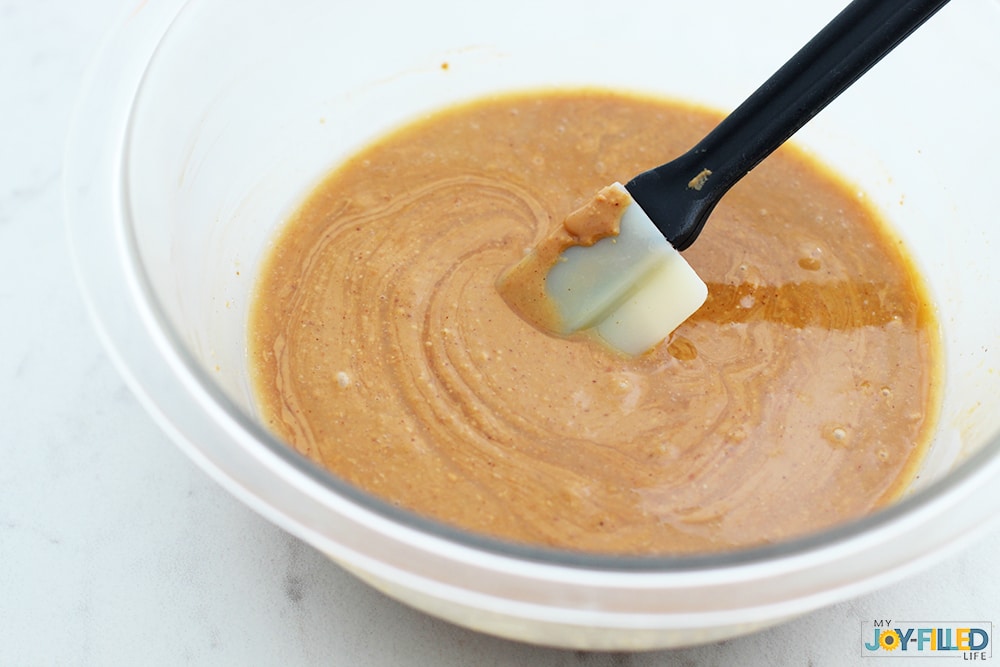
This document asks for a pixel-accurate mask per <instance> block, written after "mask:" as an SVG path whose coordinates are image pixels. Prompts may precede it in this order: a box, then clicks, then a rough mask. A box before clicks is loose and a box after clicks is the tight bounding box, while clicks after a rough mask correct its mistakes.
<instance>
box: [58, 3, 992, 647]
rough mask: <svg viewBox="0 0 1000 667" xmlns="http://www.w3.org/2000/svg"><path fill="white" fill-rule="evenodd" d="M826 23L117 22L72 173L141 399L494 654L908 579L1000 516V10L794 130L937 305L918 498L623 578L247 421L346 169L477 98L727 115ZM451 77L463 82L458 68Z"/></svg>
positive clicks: (733, 624)
mask: <svg viewBox="0 0 1000 667" xmlns="http://www.w3.org/2000/svg"><path fill="white" fill-rule="evenodd" d="M839 8H840V6H839V4H838V3H837V2H836V1H829V0H824V1H822V2H810V3H788V2H781V1H780V0H762V1H761V2H754V3H745V2H738V1H737V0H730V1H726V0H709V1H706V2H698V3H663V2H646V3H642V2H636V3H632V2H627V3H614V4H609V3H604V2H590V1H581V2H576V3H572V4H569V3H561V2H554V1H553V2H544V1H542V0H506V1H505V2H503V3H490V4H478V3H468V2H459V1H457V0H455V1H452V0H424V1H422V2H419V3H398V2H380V1H378V0H373V1H370V2H365V3H353V2H352V3H346V2H330V1H328V0H295V1H289V2H282V3H274V2H263V1H261V0H244V1H242V2H235V1H233V0H215V1H213V2H208V1H206V0H191V1H189V2H184V1H182V0H163V1H161V2H155V3H141V4H139V5H138V6H137V7H136V8H135V9H134V10H133V11H132V12H130V13H129V14H128V15H127V16H125V17H123V19H122V21H121V22H120V23H119V24H118V25H117V27H116V29H115V30H114V31H113V33H112V35H111V37H110V38H109V40H108V41H107V42H106V44H105V47H104V49H103V50H102V52H101V53H100V55H99V57H98V59H97V60H96V62H95V64H94V66H93V68H92V69H91V71H90V75H89V77H88V83H87V87H86V90H85V93H84V95H83V97H82V99H81V102H80V106H79V108H78V110H77V114H76V122H75V125H74V130H73V132H72V134H71V138H70V146H69V153H68V157H67V165H66V200H67V212H68V218H69V226H70V236H71V243H72V247H73V251H74V257H75V262H76V264H77V269H78V276H79V281H80V283H81V285H82V288H83V291H84V294H85V297H86V300H87V301H88V304H89V307H90V309H91V311H92V313H93V314H94V316H95V321H96V323H97V327H98V330H99V331H100V333H101V335H102V337H103V338H104V341H105V343H106V344H107V347H108V349H109V350H110V353H111V354H112V356H113V357H114V359H115V361H116V363H117V364H118V366H119V367H120V368H121V370H122V372H123V373H124V374H125V376H126V377H127V379H128V381H129V383H130V385H131V386H132V388H133V389H134V390H135V392H136V394H137V395H138V396H139V397H140V398H141V400H142V401H143V403H144V404H145V406H146V407H147V408H148V409H149V411H150V412H151V413H152V414H153V415H154V416H155V418H156V419H157V420H158V421H159V423H160V424H161V425H162V426H163V428H164V429H166V430H167V431H168V432H169V433H170V434H171V435H172V436H173V438H174V439H175V440H176V441H177V442H178V444H179V445H180V446H181V447H183V448H184V450H185V451H186V452H187V453H188V454H190V455H191V456H192V457H193V458H194V459H195V460H196V461H197V462H198V463H199V464H200V465H201V466H202V467H203V468H204V469H205V470H206V471H207V472H208V473H209V474H211V475H212V476H213V477H214V478H216V479H217V480H218V481H219V482H220V483H221V484H223V485H224V486H225V487H226V488H228V489H229V490H230V491H231V492H232V493H234V494H235V495H236V496H238V497H239V498H241V499H242V500H244V501H245V502H246V503H247V504H248V505H250V506H251V507H253V508H255V509H256V510H257V511H259V512H260V513H261V514H263V515H264V516H266V517H267V518H269V519H270V520H272V521H274V522H275V523H276V524H278V525H280V526H282V527H284V528H285V529H287V530H288V531H290V532H291V533H293V534H295V535H297V536H298V537H300V538H301V539H303V540H305V541H306V542H308V543H310V544H312V545H314V546H315V547H317V548H318V549H321V550H322V551H323V552H325V553H326V554H329V556H330V557H331V558H333V559H334V560H336V561H337V562H338V563H340V564H342V565H343V566H344V567H346V568H348V569H350V570H351V571H353V572H355V573H357V575H358V576H360V577H362V578H364V579H365V580H367V581H369V582H371V583H372V584H373V585H374V586H377V587H378V588H380V589H381V590H383V591H385V592H387V593H389V594H390V595H392V596H395V597H396V598H398V599H400V600H403V601H405V602H406V603H408V604H411V605H413V606H415V607H418V608H420V609H423V610H426V611H427V612H429V613H432V614H435V615H437V616H440V617H442V618H446V619H449V620H451V621H453V622H456V623H459V624H462V625H465V626H468V627H470V628H475V629H478V630H482V631H485V632H489V633H493V634H496V635H500V636H505V637H510V638H515V639H520V640H525V641H530V642H537V643H544V644H549V645H556V646H564V647H574V648H588V649H620V650H626V649H650V648H658V647H668V646H679V645H690V644H695V643H699V642H706V641H710V640H716V639H720V638H724V637H730V636H734V635H737V634H740V633H745V632H749V631H751V630H754V629H757V628H761V627H765V626H768V625H771V624H774V623H778V622H780V621H782V620H783V619H788V618H790V617H793V616H796V615H799V614H802V613H805V612H808V611H810V610H813V609H816V608H818V607H820V606H823V605H827V604H830V603H833V602H836V601H840V600H843V599H845V598H848V597H850V596H854V595H858V594H860V593H863V592H865V591H868V590H871V589H873V588H874V587H876V586H879V585H882V584H886V583H889V582H892V581H895V580H898V579H899V578H901V577H904V576H906V575H908V574H910V573H912V572H914V571H916V570H917V569H918V568H922V567H924V566H926V565H927V564H928V563H930V562H931V561H932V560H934V559H935V558H938V557H940V556H941V555H942V554H944V553H947V552H948V551H949V550H951V549H954V548H957V547H958V546H959V545H961V544H962V543H963V541H964V540H965V539H967V538H968V537H969V536H970V535H973V534H975V532H976V530H977V528H979V527H980V526H981V525H982V524H983V523H984V522H985V521H987V520H989V519H991V518H992V517H993V516H994V515H995V514H996V513H997V510H998V509H1000V373H998V372H997V369H998V361H1000V340H998V334H1000V315H998V312H1000V309H998V307H997V304H996V299H995V293H994V290H996V289H997V288H998V286H1000V264H998V263H997V261H996V259H995V249H996V248H997V247H1000V225H996V224H993V220H994V218H995V204H994V200H993V188H994V187H995V186H994V184H993V178H992V177H993V175H994V174H993V173H992V172H991V171H989V165H991V164H992V161H993V159H994V158H995V156H996V155H997V154H998V153H1000V134H998V130H997V127H996V119H997V118H998V117H1000V113H998V111H1000V92H998V91H1000V89H998V88H997V87H996V86H989V85H985V82H986V81H991V80H992V81H996V80H997V77H998V76H1000V42H997V40H996V39H995V36H996V35H997V34H1000V4H998V3H997V2H996V1H995V0H966V1H965V2H961V3H951V4H950V5H949V6H947V7H945V8H944V9H943V10H942V11H941V12H940V14H939V15H938V16H936V17H935V18H933V19H932V20H931V21H930V23H928V24H927V25H926V26H924V27H923V28H921V29H920V30H919V31H918V32H917V33H916V34H915V35H914V36H913V37H911V38H910V40H908V41H907V42H906V43H904V44H903V45H902V46H901V47H900V48H899V49H897V50H896V51H895V52H894V53H892V54H890V56H889V57H888V58H887V59H886V60H885V61H883V62H882V63H881V64H880V65H878V66H877V67H876V68H875V70H873V71H872V72H871V73H870V74H869V75H867V77H866V78H865V79H863V80H862V81H861V82H860V83H858V84H857V85H856V86H855V87H854V88H852V89H851V90H850V91H848V92H847V93H845V94H844V95H843V96H842V97H841V98H840V99H838V100H837V101H836V102H834V104H833V105H832V106H831V107H829V108H828V109H827V110H826V111H824V112H823V113H822V114H820V116H819V117H817V118H816V119H815V120H814V121H813V122H812V123H811V124H809V125H808V126H807V127H806V128H805V129H804V130H803V131H802V132H801V133H800V134H799V136H798V138H797V139H798V142H799V143H800V145H803V146H805V147H806V148H807V149H808V150H809V151H811V152H813V153H814V154H816V155H818V156H820V157H821V158H822V160H823V161H825V162H826V163H828V164H830V165H831V166H833V167H834V168H835V169H836V170H837V171H839V172H841V173H842V174H844V175H846V176H848V177H849V178H850V179H851V180H852V181H853V182H854V183H856V184H857V185H858V187H859V188H861V189H863V190H864V191H865V192H866V193H867V196H869V197H870V198H871V199H872V200H873V201H874V203H875V204H876V205H877V206H878V207H879V208H880V209H881V210H882V211H883V212H884V213H885V214H886V216H887V217H888V218H889V219H890V220H891V221H892V222H893V223H894V224H895V226H896V227H897V229H898V231H899V233H900V234H901V236H902V237H903V238H904V239H905V240H906V242H907V243H908V244H909V246H910V248H911V250H912V252H913V254H914V255H915V257H916V260H917V263H918V265H919V266H920V267H921V268H922V270H923V272H924V273H925V274H926V277H927V280H928V282H929V284H930V286H931V290H932V292H933V293H934V295H935V297H936V299H937V303H938V308H939V314H940V320H941V323H942V327H943V337H944V342H945V354H946V365H947V376H946V385H945V392H944V405H943V412H942V415H941V419H940V424H939V429H938V432H937V435H936V437H935V439H934V442H933V446H932V449H931V451H930V454H929V456H928V457H927V460H926V462H925V464H924V466H923V468H922V470H921V471H920V475H919V477H918V479H917V481H916V482H915V484H914V488H913V489H911V491H910V492H909V493H908V494H907V495H906V497H905V498H903V499H902V500H901V501H899V502H897V503H895V504H894V505H892V506H890V507H888V508H886V509H884V510H882V511H879V512H877V513H875V514H873V515H871V516H868V517H866V518H864V519H861V520H859V521H855V522H852V523H849V524H846V525H842V526H839V527H837V528H835V529H832V530H828V531H826V532H823V533H821V534H817V535H812V536H809V537H805V538H802V539H797V540H793V541H789V542H786V543H781V544H775V545H771V546H768V547H764V548H757V549H749V550H743V551H737V552H732V553H725V554H718V555H709V556H699V557H662V558H624V557H622V558H613V557H602V556H594V555H586V554H579V553H569V552H553V551H546V550H543V549H534V548H529V547H523V546H518V545H514V544H507V543H503V542H498V541H494V540H490V539H486V538H483V537H480V536H476V535H471V534H467V533H464V532H462V531H459V530H456V529H453V528H449V527H447V526H443V525H440V524H437V523H435V522H433V521H430V520H427V519H424V518H421V517H419V516H414V515H412V514H409V513H407V512H405V511H401V510H398V509H395V508H393V507H392V506H390V505H388V504H386V503H384V502H382V501H379V500H377V499H375V498H373V497H371V496H369V495H368V494H366V493H365V492H363V491H361V490H359V489H356V488H353V487H351V486H350V485H348V484H346V483H344V482H343V481H341V480H338V479H337V478H335V477H333V476H332V475H330V474H328V473H326V472H324V471H323V470H320V469H318V468H317V467H316V466H314V465H313V464H311V463H309V462H308V461H306V460H305V459H304V458H302V457H300V456H299V455H297V454H296V453H294V452H293V451H292V450H291V449H289V448H288V447H286V446H285V445H284V444H282V443H281V442H279V441H277V440H276V439H275V438H274V437H272V436H271V435H270V434H269V433H268V432H267V431H266V430H265V429H264V428H263V427H262V426H261V424H260V423H259V421H258V419H257V417H256V411H255V408H254V401H253V397H252V395H251V391H250V383H249V381H248V373H247V364H246V358H245V348H246V343H245V330H246V319H247V306H248V302H249V298H250V293H251V288H252V286H253V284H254V276H255V271H256V269H257V266H258V264H259V262H260V260H261V257H262V256H263V255H264V254H265V253H266V251H267V248H268V246H269V243H271V241H272V239H273V237H274V234H275V230H276V228H277V227H278V226H279V225H280V223H281V221H282V220H283V218H284V217H285V216H286V215H287V214H288V213H289V211H290V210H291V209H292V208H293V207H294V206H295V205H296V204H297V203H298V202H299V201H300V200H301V198H302V197H303V196H304V195H305V193H307V192H308V191H309V190H310V188H311V186H313V185H314V184H315V183H316V182H317V181H318V179H319V178H320V177H321V176H322V175H324V174H325V173H326V172H327V171H328V170H329V169H330V168H331V167H332V166H334V165H335V164H336V163H337V162H338V160H339V159H340V158H342V157H344V156H345V155H347V154H348V153H350V152H351V151H352V150H353V149H356V148H358V147H360V146H362V145H364V144H365V143H366V142H368V141H369V140H370V139H372V138H374V137H376V136H378V135H379V134H380V133H381V132H383V131H385V130H386V129H388V128H391V127H394V126H396V125H398V124H399V123H401V122H403V121H405V120H406V119H409V118H413V117H415V116H417V115H419V114H421V113H422V112H425V111H427V110H429V109H433V108H438V107H441V106H443V105H446V104H448V103H450V102H454V101H459V100H465V99H468V98H470V97H474V96H476V95H480V94H483V93H491V92H497V91H502V90H516V89H524V88H532V87H546V86H580V85H584V86H604V87H612V88H620V89H625V90H637V91H647V92H653V93H657V94H663V95H667V96H670V97H680V98H686V99H689V100H693V101H696V102H700V103H703V104H706V105H708V106H712V107H716V108H718V109H722V110H725V109H730V108H732V107H733V106H735V105H736V104H738V103H739V102H740V101H742V99H743V98H744V97H745V96H746V95H747V94H748V93H749V92H751V90H753V88H755V87H756V85H757V84H758V83H759V82H761V81H763V80H764V79H765V78H766V77H767V76H768V75H770V73H771V72H772V71H773V70H774V69H775V68H776V67H777V66H778V65H780V64H781V63H782V62H783V61H784V60H785V59H786V58H787V57H788V56H789V55H790V54H792V53H793V52H794V51H795V50H796V49H797V48H798V47H799V46H801V45H802V44H803V43H804V42H805V41H806V39H808V37H809V36H811V35H812V34H813V33H814V32H815V31H816V30H818V29H819V28H820V27H821V26H822V25H823V24H825V23H826V22H827V21H828V20H829V19H830V18H832V16H833V15H834V14H835V13H836V12H837V11H838V10H839ZM445 64H446V65H447V66H444V65H445Z"/></svg>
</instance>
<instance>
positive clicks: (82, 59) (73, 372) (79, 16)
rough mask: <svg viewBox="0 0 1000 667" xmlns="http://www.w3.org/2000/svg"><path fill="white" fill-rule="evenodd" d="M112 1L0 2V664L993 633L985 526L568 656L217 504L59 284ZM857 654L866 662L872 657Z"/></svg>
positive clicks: (770, 653)
mask: <svg viewBox="0 0 1000 667" xmlns="http://www.w3.org/2000/svg"><path fill="white" fill-rule="evenodd" d="M122 9H123V3H122V0H87V1H86V2H71V1H70V0H0V119H2V122H0V309H2V312H3V317H2V321H3V324H2V326H0V349H2V350H3V353H2V354H0V447H2V452H3V454H2V456H3V458H2V460H3V465H2V466H0V665H3V666H8V665H10V666H20V665H30V666H36V665H101V666H106V665H178V664H191V665H403V664H407V665H411V664H412V665H435V666H445V665H472V664H477V665H589V666H598V665H702V664H704V665H725V664H740V665H776V664H789V665H805V664H809V665H817V666H818V665H837V666H839V665H847V664H856V663H858V662H862V661H863V659H862V658H861V657H860V654H859V650H858V646H859V639H860V631H861V630H860V627H861V623H863V622H870V621H871V620H872V619H876V618H897V619H899V618H907V619H914V620H917V619H929V620H988V621H993V622H994V623H1000V578H998V577H996V576H995V573H996V563H997V559H998V558H1000V529H998V528H997V527H992V528H990V529H989V530H984V532H983V534H982V535H981V536H978V539H976V540H974V541H972V542H971V543H970V544H969V545H966V546H964V547H963V549H962V550H961V551H959V552H958V553H957V554H952V555H950V556H948V557H947V558H946V559H945V560H944V561H942V562H940V563H939V564H937V565H935V566H933V567H932V569H929V570H927V571H926V572H925V573H923V574H922V575H919V576H917V577H916V578H912V579H909V580H907V581H904V582H902V583H898V584H895V585H892V586H889V587H887V588H885V589H883V590H881V591H879V592H876V593H873V594H871V595H868V596H866V597H863V598H861V599H857V600H853V601H849V602H845V603H842V604H839V605H837V606H835V607H833V608H829V609H825V610H823V611H820V612H818V613H814V614H811V615H809V616H807V617H804V618H801V619H799V620H797V621H794V622H791V623H788V624H786V625H784V626H781V627H778V628H775V629H773V630H770V631H766V632H763V633H760V634H757V635H753V636H749V637H745V638H742V639H737V640H732V641H727V642H723V643H720V644H716V645H711V646H704V647H698V648H692V649H685V650H680V651H670V652H658V653H649V654H637V655H626V654H583V653H575V652H567V651H558V650H552V649H544V648H538V647H532V646H525V645H520V644H516V643H512V642H507V641H503V640H499V639H495V638H491V637H486V636H482V635H478V634H475V633H473V632H469V631H466V630H463V629H459V628H456V627H453V626H451V625H448V624H446V623H444V622H441V621H438V620H435V619H432V618H429V617H427V616H425V615H423V614H421V613H418V612H416V611H413V610H411V609H409V608H406V607H404V606H402V605H400V604H398V603H396V602H394V601H392V600H390V599H388V598H386V597H384V596H383V595H381V594H380V593H377V592H375V591H374V590H372V589H370V588H369V587H368V586H366V585H364V584H362V583H361V582H360V581H358V580H356V579H355V578H354V577H353V576H351V575H349V574H347V573H346V572H345V571H343V570H341V569H340V568H339V567H338V566H336V565H335V564H333V563H332V562H329V561H328V560H326V559H325V558H324V557H323V556H321V555H320V554H319V553H317V552H316V551H314V550H313V549H312V548H310V547H308V546H306V545H304V544H303V543H301V542H299V541H298V540H297V539H294V538H292V537H290V536H288V535H287V534H285V533H283V532H282V531H280V530H279V529H277V528H275V527H274V526H272V525H270V524H269V523H268V522H267V521H265V520H264V519H262V518H261V517H259V516H257V515H256V514H254V513H253V512H251V511H250V510H248V509H246V508H245V507H244V506H243V505H241V504H240V503H238V502H237V501H236V500H234V499H233V498H231V497H230V496H229V495H228V494H227V493H226V492H224V491H223V490H222V489H221V488H219V487H218V486H216V485H215V484H214V483H213V482H212V481H210V480H209V479H208V477H207V476H206V475H205V474H203V473H202V472H201V471H200V470H199V469H197V468H196V467H195V466H194V465H193V464H192V463H191V462H190V461H188V459H187V458H185V456H184V455H183V454H182V453H181V452H180V450H178V449H177V448H175V447H174V445H173V444H172V443H171V442H170V441H169V440H168V439H167V437H166V436H165V435H164V434H163V433H161V432H160V430H159V429H158V428H157V427H156V425H155V424H154V423H153V422H152V421H151V419H150V418H149V417H147V415H146V413H145V412H144V411H143V410H142V408H141V407H140V406H139V404H138V403H137V402H136V400H134V399H133V397H132V395H131V394H130V392H129V391H128V389H127V388H126V387H125V385H124V384H123V382H122V380H121V378H120V377H119V376H118V374H117V372H116V371H115V369H114V368H113V367H112V364H111V362H110V361H109V359H108V357H107V355H106V354H105V353H104V351H103V350H102V348H101V346H100V344H99V342H98V340H97V337H96V335H95V334H94V333H93V330H92V328H91V326H90V323H89V321H88V319H87V316H86V314H85V311H84V307H83V305H82V302H81V299H80V297H79V295H78V293H77V290H76V288H75V287H74V278H73V271H72V267H71V264H70V258H69V253H68V248H67V243H66V239H65V231H64V222H63V211H62V198H61V189H60V174H61V161H62V154H63V147H64V143H65V137H66V131H67V126H68V122H69V119H70V117H71V115H72V106H73V102H74V99H75V98H76V96H77V93H78V90H79V86H80V83H81V78H82V76H83V72H84V69H85V66H86V64H87V62H88V60H89V59H90V57H91V56H92V55H93V52H94V50H95V49H96V48H97V46H98V44H99V42H100V38H101V36H102V35H103V34H104V33H105V31H106V30H107V28H108V26H109V25H110V24H111V23H112V20H113V19H114V18H115V17H116V16H118V15H119V12H121V11H122ZM871 661H872V659H867V660H865V661H864V662H866V663H867V662H871Z"/></svg>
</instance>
